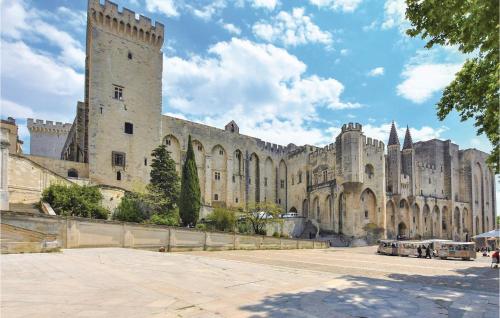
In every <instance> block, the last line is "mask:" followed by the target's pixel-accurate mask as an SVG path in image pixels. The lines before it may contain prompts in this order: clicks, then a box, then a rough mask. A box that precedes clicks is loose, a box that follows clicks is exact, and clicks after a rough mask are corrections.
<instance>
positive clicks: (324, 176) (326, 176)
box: [323, 171, 328, 182]
mask: <svg viewBox="0 0 500 318" xmlns="http://www.w3.org/2000/svg"><path fill="white" fill-rule="evenodd" d="M326 181H328V171H323V182H326Z"/></svg>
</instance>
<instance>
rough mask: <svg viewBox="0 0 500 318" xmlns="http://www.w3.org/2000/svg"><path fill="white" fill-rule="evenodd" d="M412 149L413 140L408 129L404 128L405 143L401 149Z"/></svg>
mask: <svg viewBox="0 0 500 318" xmlns="http://www.w3.org/2000/svg"><path fill="white" fill-rule="evenodd" d="M412 148H413V140H411V133H410V128H408V126H406V134H405V141H404V142H403V149H412Z"/></svg>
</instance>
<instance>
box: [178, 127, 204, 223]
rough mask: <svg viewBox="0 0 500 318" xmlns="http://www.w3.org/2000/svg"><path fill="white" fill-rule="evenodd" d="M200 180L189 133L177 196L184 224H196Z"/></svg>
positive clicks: (198, 209) (198, 210)
mask: <svg viewBox="0 0 500 318" xmlns="http://www.w3.org/2000/svg"><path fill="white" fill-rule="evenodd" d="M200 197H201V194H200V182H199V180H198V169H197V168H196V160H195V157H194V151H193V145H192V144H191V135H189V140H188V149H187V153H186V161H185V162H184V166H183V167H182V180H181V195H180V198H179V213H180V216H181V220H182V223H183V224H184V225H188V224H196V222H197V221H198V216H199V214H200V207H201V199H200Z"/></svg>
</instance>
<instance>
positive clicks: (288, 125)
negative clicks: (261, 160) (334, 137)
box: [163, 38, 360, 144]
mask: <svg viewBox="0 0 500 318" xmlns="http://www.w3.org/2000/svg"><path fill="white" fill-rule="evenodd" d="M208 53H209V56H208V57H205V58H202V57H200V56H193V57H191V58H189V59H182V58H180V57H165V58H164V70H165V73H164V77H163V83H164V87H163V88H164V95H165V101H166V105H167V108H168V109H169V110H171V111H173V112H181V113H183V114H185V115H186V116H187V117H189V118H190V119H194V120H197V121H202V122H204V123H207V124H211V125H215V126H218V127H223V126H224V124H225V123H226V122H229V121H230V120H231V119H235V120H237V121H238V125H240V128H241V131H242V133H245V134H249V135H252V136H257V137H260V138H262V139H265V140H270V141H273V142H278V143H281V144H287V143H289V142H292V141H293V142H294V143H305V142H311V140H314V141H317V142H322V141H325V140H326V139H325V138H330V137H331V136H327V137H325V136H324V132H322V130H321V129H318V128H313V127H310V126H309V124H310V123H311V121H314V120H316V117H317V114H316V110H317V108H318V107H328V108H331V109H345V108H356V107H360V105H359V104H356V103H346V102H343V101H341V100H340V95H341V93H342V91H343V89H344V87H343V85H342V84H341V83H340V82H338V81H337V80H335V79H333V78H321V77H318V76H315V75H312V76H305V75H304V74H305V71H306V65H305V64H304V63H303V62H302V61H300V60H299V59H297V57H295V56H293V55H291V54H289V53H288V52H287V51H286V50H284V49H281V48H277V47H275V46H273V45H270V44H267V45H266V44H256V43H253V42H251V41H248V40H241V39H235V38H233V39H232V40H231V41H229V42H219V43H217V44H215V45H214V46H213V47H211V48H210V49H209V50H208ZM241 61H245V63H241Z"/></svg>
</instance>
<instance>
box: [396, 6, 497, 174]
mask: <svg viewBox="0 0 500 318" xmlns="http://www.w3.org/2000/svg"><path fill="white" fill-rule="evenodd" d="M406 3H407V5H408V8H407V9H406V17H407V18H408V20H410V22H411V24H412V28H410V29H409V30H407V31H406V32H407V34H408V35H410V36H412V37H415V36H420V37H421V38H422V39H427V40H428V42H427V44H426V46H425V47H426V48H432V47H433V46H434V45H436V44H437V45H450V46H451V45H453V46H455V45H456V46H458V49H459V50H460V51H461V52H462V53H465V54H471V55H472V57H471V58H469V59H467V60H466V62H465V63H464V65H463V66H462V69H461V70H460V71H459V72H458V73H457V74H456V75H455V79H454V80H453V81H452V82H451V84H450V85H448V87H446V88H445V90H444V92H443V96H442V97H441V100H440V101H439V102H438V104H437V115H438V118H439V119H440V120H443V119H444V118H446V116H447V115H448V114H449V113H450V112H451V111H452V110H453V109H455V110H456V111H457V112H458V113H459V115H460V118H461V120H462V121H465V120H467V119H470V118H474V120H475V124H474V125H475V126H476V127H477V129H478V130H477V133H478V134H482V133H485V134H486V136H487V137H488V139H489V140H490V142H491V143H492V145H493V151H492V153H491V155H490V157H489V158H488V163H489V164H490V166H492V168H493V169H494V170H495V173H500V167H499V162H498V158H499V144H498V143H499V132H498V120H499V111H498V108H499V107H498V105H499V95H498V94H499V89H500V85H499V75H500V74H499V64H498V62H499V41H498V32H499V24H498V21H499V1H497V0H447V1H435V0H406Z"/></svg>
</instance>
